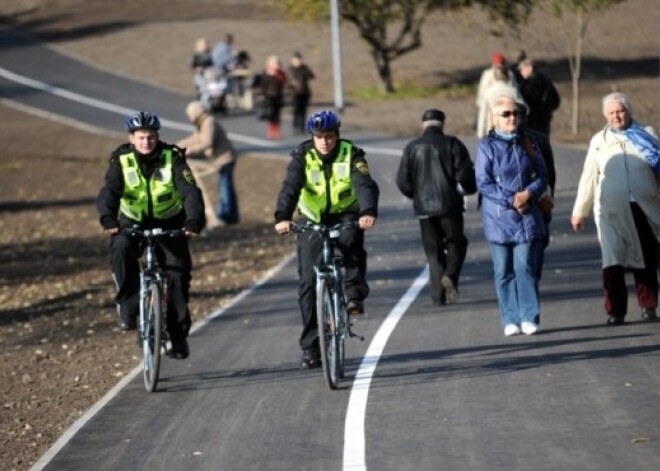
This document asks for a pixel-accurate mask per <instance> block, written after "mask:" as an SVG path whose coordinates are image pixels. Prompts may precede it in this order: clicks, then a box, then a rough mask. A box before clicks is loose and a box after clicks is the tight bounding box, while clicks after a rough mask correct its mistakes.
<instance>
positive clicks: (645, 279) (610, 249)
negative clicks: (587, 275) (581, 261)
mask: <svg viewBox="0 0 660 471" xmlns="http://www.w3.org/2000/svg"><path fill="white" fill-rule="evenodd" d="M603 114H604V116H605V119H606V120H607V125H606V126H605V128H604V129H602V130H601V131H599V132H598V133H597V134H596V135H594V136H593V138H592V139H591V142H590V144H589V151H588V153H587V157H586V159H585V161H584V168H583V170H582V175H581V177H580V183H579V186H578V191H577V196H576V199H575V204H574V206H573V214H572V217H571V224H572V226H573V229H574V230H575V231H581V230H582V229H583V228H584V219H585V218H586V217H587V216H589V213H590V212H591V210H592V209H593V212H594V219H595V222H596V227H597V229H598V240H599V242H600V247H601V252H602V264H603V265H602V266H603V288H604V291H605V312H606V314H607V324H608V325H621V324H623V323H624V318H625V316H626V313H627V309H628V306H627V301H628V291H627V289H626V284H625V272H626V270H631V271H632V273H633V276H634V279H635V291H636V294H637V301H638V303H639V306H640V307H641V308H642V319H644V320H648V321H652V320H655V319H656V308H657V305H658V277H657V268H658V262H657V250H658V241H660V189H659V187H658V182H659V179H658V174H657V173H656V171H654V169H653V168H652V167H651V164H650V163H655V162H657V161H658V159H660V150H659V147H658V140H657V136H656V134H655V131H654V130H653V128H651V127H646V128H644V127H642V126H640V125H639V124H637V123H636V122H635V121H634V120H633V119H632V105H631V103H630V101H629V100H628V98H627V97H626V95H624V94H623V93H610V94H609V95H606V96H605V97H604V98H603Z"/></svg>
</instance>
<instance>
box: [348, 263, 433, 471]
mask: <svg viewBox="0 0 660 471" xmlns="http://www.w3.org/2000/svg"><path fill="white" fill-rule="evenodd" d="M428 278H429V267H428V265H427V266H426V267H425V268H424V270H422V272H421V273H420V274H419V276H418V277H417V279H416V280H415V281H414V282H413V284H412V285H411V286H410V288H408V291H406V293H405V294H404V295H403V297H402V298H401V299H400V300H399V302H398V303H397V304H396V306H394V308H393V309H392V310H391V311H390V313H389V314H388V315H387V317H386V318H385V320H384V321H383V323H382V324H381V326H380V328H379V329H378V332H376V335H375V336H374V339H373V340H372V341H371V344H370V345H369V349H368V350H367V353H366V354H365V356H364V358H363V359H362V363H361V364H360V368H359V369H358V372H357V374H356V375H355V380H354V381H353V387H352V388H351V396H350V398H349V400H348V408H347V409H346V423H345V426H344V466H343V469H344V470H351V471H353V470H358V471H366V469H367V461H366V453H365V432H364V421H365V418H366V415H367V399H368V396H369V386H370V385H371V379H372V378H373V375H374V372H375V371H376V366H377V365H378V360H380V357H381V355H382V353H383V350H384V349H385V344H386V343H387V340H388V339H389V338H390V335H392V332H393V331H394V328H395V327H396V325H397V323H398V322H399V320H401V318H402V317H403V315H404V314H405V313H406V311H407V310H408V308H409V307H410V305H411V304H412V302H413V301H414V300H415V298H417V295H418V294H419V292H420V291H421V290H422V288H424V286H425V285H426V282H427V281H428Z"/></svg>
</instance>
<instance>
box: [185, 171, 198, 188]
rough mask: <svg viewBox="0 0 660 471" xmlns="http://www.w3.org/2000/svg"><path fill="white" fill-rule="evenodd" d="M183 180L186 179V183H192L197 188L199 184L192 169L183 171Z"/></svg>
mask: <svg viewBox="0 0 660 471" xmlns="http://www.w3.org/2000/svg"><path fill="white" fill-rule="evenodd" d="M183 178H185V179H186V181H187V182H188V183H190V184H191V185H195V186H197V182H196V181H195V177H194V176H193V174H192V171H190V169H185V170H184V171H183Z"/></svg>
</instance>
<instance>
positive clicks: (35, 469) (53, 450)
mask: <svg viewBox="0 0 660 471" xmlns="http://www.w3.org/2000/svg"><path fill="white" fill-rule="evenodd" d="M294 256H295V252H291V253H290V254H289V255H287V256H286V257H284V259H282V261H281V262H280V263H278V264H277V266H275V267H273V268H271V269H270V270H268V272H267V273H266V274H265V275H264V276H263V277H262V278H261V279H260V280H259V281H257V282H256V283H254V284H253V285H252V286H251V287H249V288H247V289H245V290H243V291H241V292H240V293H239V294H238V295H237V296H235V297H233V298H232V299H231V301H229V303H227V304H226V305H224V306H222V307H220V308H218V309H216V310H215V311H213V312H212V313H211V314H209V316H208V317H206V318H205V319H202V320H200V321H199V322H195V325H193V326H192V328H191V329H190V333H191V334H192V333H193V332H196V331H197V330H199V329H201V328H202V327H204V326H205V325H206V324H208V323H209V322H210V321H211V320H213V319H215V318H217V317H220V316H221V315H223V314H224V313H225V311H227V309H229V308H230V307H232V306H234V305H235V304H236V303H238V302H239V301H241V300H242V299H245V298H246V297H247V296H249V295H250V294H252V293H253V292H254V291H255V290H256V289H257V288H259V287H260V286H262V285H263V284H265V283H266V282H267V281H268V280H270V279H271V278H272V277H273V276H275V275H276V274H277V273H278V272H279V271H280V270H281V269H282V268H283V267H284V266H285V265H286V264H287V263H289V262H290V261H291V260H292V259H293V258H294ZM140 373H142V363H140V364H139V365H138V366H136V367H135V368H133V370H131V371H130V372H129V373H128V374H127V375H126V376H124V377H123V378H122V379H121V381H119V383H117V384H116V385H115V387H113V388H112V389H111V390H110V391H108V392H107V393H106V394H105V396H103V397H102V398H101V399H100V400H99V401H98V402H97V403H96V404H94V405H93V406H92V407H91V408H90V409H89V410H87V412H85V413H84V414H83V415H82V416H81V417H80V418H79V419H78V420H76V421H75V422H74V423H73V424H72V425H71V426H70V427H69V428H68V429H67V430H66V431H65V432H64V433H63V434H62V436H60V438H58V439H57V441H56V442H55V443H54V444H53V445H52V446H51V447H50V448H49V449H48V451H46V453H44V454H43V455H42V456H41V458H39V461H37V462H36V463H35V464H34V465H33V466H32V468H30V471H41V470H43V469H44V468H45V467H46V466H47V465H48V464H49V463H50V462H51V460H52V459H53V458H55V456H57V454H58V453H59V452H60V451H61V450H62V448H64V447H65V446H66V445H67V443H69V441H70V440H71V439H72V438H73V437H74V436H75V435H76V433H78V432H79V431H80V429H81V428H83V427H84V426H85V424H87V422H89V421H90V420H92V418H93V417H94V416H95V415H96V414H98V413H99V411H100V410H101V409H103V408H104V407H105V406H106V404H108V402H110V401H111V400H112V399H114V397H115V396H116V395H117V394H119V393H120V392H121V390H122V389H124V388H125V387H126V386H127V385H128V383H130V382H131V381H133V379H134V378H135V377H136V376H137V375H139V374H140ZM145 394H148V393H147V392H145Z"/></svg>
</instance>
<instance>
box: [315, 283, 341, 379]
mask: <svg viewBox="0 0 660 471" xmlns="http://www.w3.org/2000/svg"><path fill="white" fill-rule="evenodd" d="M335 319H336V316H335V306H334V303H333V301H332V294H331V292H330V288H329V286H328V283H327V281H326V280H324V279H319V280H318V281H317V284H316V321H317V323H318V329H319V347H320V350H321V359H322V362H323V373H324V376H325V381H326V383H327V384H328V387H329V388H330V389H337V387H338V386H339V376H340V365H339V363H340V358H339V356H340V352H339V337H338V335H337V333H338V332H337V325H336V322H335Z"/></svg>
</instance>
